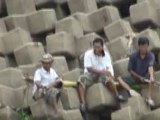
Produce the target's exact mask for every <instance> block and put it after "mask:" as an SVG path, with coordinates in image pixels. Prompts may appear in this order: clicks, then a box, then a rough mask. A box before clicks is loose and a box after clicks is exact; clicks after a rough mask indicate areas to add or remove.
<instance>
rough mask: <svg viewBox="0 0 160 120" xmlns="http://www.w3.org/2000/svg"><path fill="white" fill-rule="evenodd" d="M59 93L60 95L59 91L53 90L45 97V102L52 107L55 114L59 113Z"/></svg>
mask: <svg viewBox="0 0 160 120" xmlns="http://www.w3.org/2000/svg"><path fill="white" fill-rule="evenodd" d="M58 93H59V90H57V89H51V90H49V91H47V93H46V95H45V96H44V97H45V100H46V102H47V103H48V104H49V105H51V106H52V108H53V110H54V112H55V114H57V113H58V110H59V108H58V97H59V96H58Z"/></svg>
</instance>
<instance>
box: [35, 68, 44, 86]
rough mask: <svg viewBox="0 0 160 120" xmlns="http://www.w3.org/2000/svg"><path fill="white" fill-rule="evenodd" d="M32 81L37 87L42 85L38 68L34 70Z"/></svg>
mask: <svg viewBox="0 0 160 120" xmlns="http://www.w3.org/2000/svg"><path fill="white" fill-rule="evenodd" d="M34 83H35V85H36V86H37V88H38V89H40V88H42V87H43V86H42V84H41V75H40V73H39V71H38V70H37V71H36V72H35V75H34Z"/></svg>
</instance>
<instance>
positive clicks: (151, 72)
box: [148, 54, 155, 81]
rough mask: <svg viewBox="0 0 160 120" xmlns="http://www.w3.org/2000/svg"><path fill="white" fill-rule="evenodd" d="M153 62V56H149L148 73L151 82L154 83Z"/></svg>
mask: <svg viewBox="0 0 160 120" xmlns="http://www.w3.org/2000/svg"><path fill="white" fill-rule="evenodd" d="M154 61H155V57H154V55H153V54H151V56H150V62H149V68H148V73H149V76H150V80H151V81H154V69H153V65H154Z"/></svg>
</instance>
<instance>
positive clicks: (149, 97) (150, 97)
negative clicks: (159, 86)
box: [147, 83, 155, 106]
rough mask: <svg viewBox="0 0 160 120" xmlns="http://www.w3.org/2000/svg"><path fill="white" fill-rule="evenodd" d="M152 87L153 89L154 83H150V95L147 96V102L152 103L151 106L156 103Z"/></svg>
mask: <svg viewBox="0 0 160 120" xmlns="http://www.w3.org/2000/svg"><path fill="white" fill-rule="evenodd" d="M152 89H153V84H152V83H148V96H147V103H148V104H149V105H150V106H154V105H155V103H154V101H153V99H152Z"/></svg>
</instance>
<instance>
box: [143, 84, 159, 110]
mask: <svg viewBox="0 0 160 120" xmlns="http://www.w3.org/2000/svg"><path fill="white" fill-rule="evenodd" d="M141 94H142V96H143V97H144V98H147V97H148V88H147V86H144V87H143V88H142V90H141ZM152 99H153V100H154V102H155V107H159V106H160V87H159V86H153V88H152Z"/></svg>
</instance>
